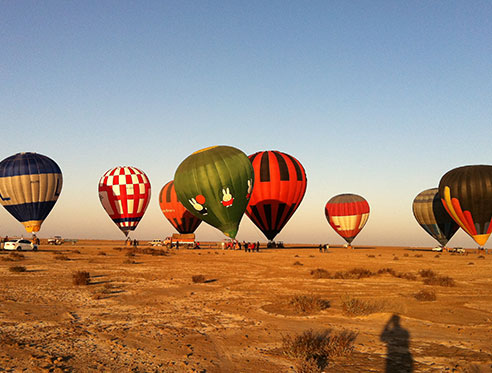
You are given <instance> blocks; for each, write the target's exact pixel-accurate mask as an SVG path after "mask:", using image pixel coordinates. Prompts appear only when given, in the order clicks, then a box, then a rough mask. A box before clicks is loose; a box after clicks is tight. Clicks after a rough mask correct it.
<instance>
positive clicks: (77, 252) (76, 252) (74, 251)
mask: <svg viewBox="0 0 492 373" xmlns="http://www.w3.org/2000/svg"><path fill="white" fill-rule="evenodd" d="M72 253H74V254H80V251H79V250H73V251H72Z"/></svg>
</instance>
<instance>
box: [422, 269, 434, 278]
mask: <svg viewBox="0 0 492 373" xmlns="http://www.w3.org/2000/svg"><path fill="white" fill-rule="evenodd" d="M419 275H420V277H423V278H431V277H436V276H437V273H436V272H434V271H433V270H432V269H421V270H420V271H419Z"/></svg>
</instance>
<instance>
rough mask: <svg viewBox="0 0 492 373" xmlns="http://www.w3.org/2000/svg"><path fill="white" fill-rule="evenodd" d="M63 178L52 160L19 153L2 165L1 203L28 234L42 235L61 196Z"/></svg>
mask: <svg viewBox="0 0 492 373" xmlns="http://www.w3.org/2000/svg"><path fill="white" fill-rule="evenodd" d="M62 184H63V177H62V173H61V170H60V167H58V165H57V164H56V163H55V161H53V160H52V159H50V158H48V157H46V156H45V155H41V154H36V153H18V154H15V155H12V156H10V157H8V158H6V159H4V160H3V161H2V162H0V202H1V203H2V205H3V207H5V208H6V209H7V211H8V212H9V213H10V214H12V216H14V218H16V219H17V220H18V221H19V222H21V223H22V224H23V225H24V227H25V228H26V231H27V232H38V231H39V229H40V228H41V224H42V223H43V221H44V219H46V217H47V216H48V214H49V213H50V211H51V209H52V208H53V206H54V205H55V203H56V201H57V200H58V197H59V195H60V192H61V188H62Z"/></svg>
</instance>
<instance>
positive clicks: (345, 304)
mask: <svg viewBox="0 0 492 373" xmlns="http://www.w3.org/2000/svg"><path fill="white" fill-rule="evenodd" d="M383 306H384V304H383V303H376V302H370V301H366V300H362V299H359V298H354V297H352V296H350V295H345V296H343V297H342V311H343V313H344V314H346V315H348V316H365V315H370V314H371V313H375V312H379V311H381V310H382V309H383Z"/></svg>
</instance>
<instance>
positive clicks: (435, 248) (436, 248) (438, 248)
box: [432, 246, 442, 253]
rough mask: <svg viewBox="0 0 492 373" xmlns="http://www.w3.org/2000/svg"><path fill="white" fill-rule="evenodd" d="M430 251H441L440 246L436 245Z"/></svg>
mask: <svg viewBox="0 0 492 373" xmlns="http://www.w3.org/2000/svg"><path fill="white" fill-rule="evenodd" d="M432 251H437V252H439V253H440V252H442V247H441V246H436V247H434V248H432Z"/></svg>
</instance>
